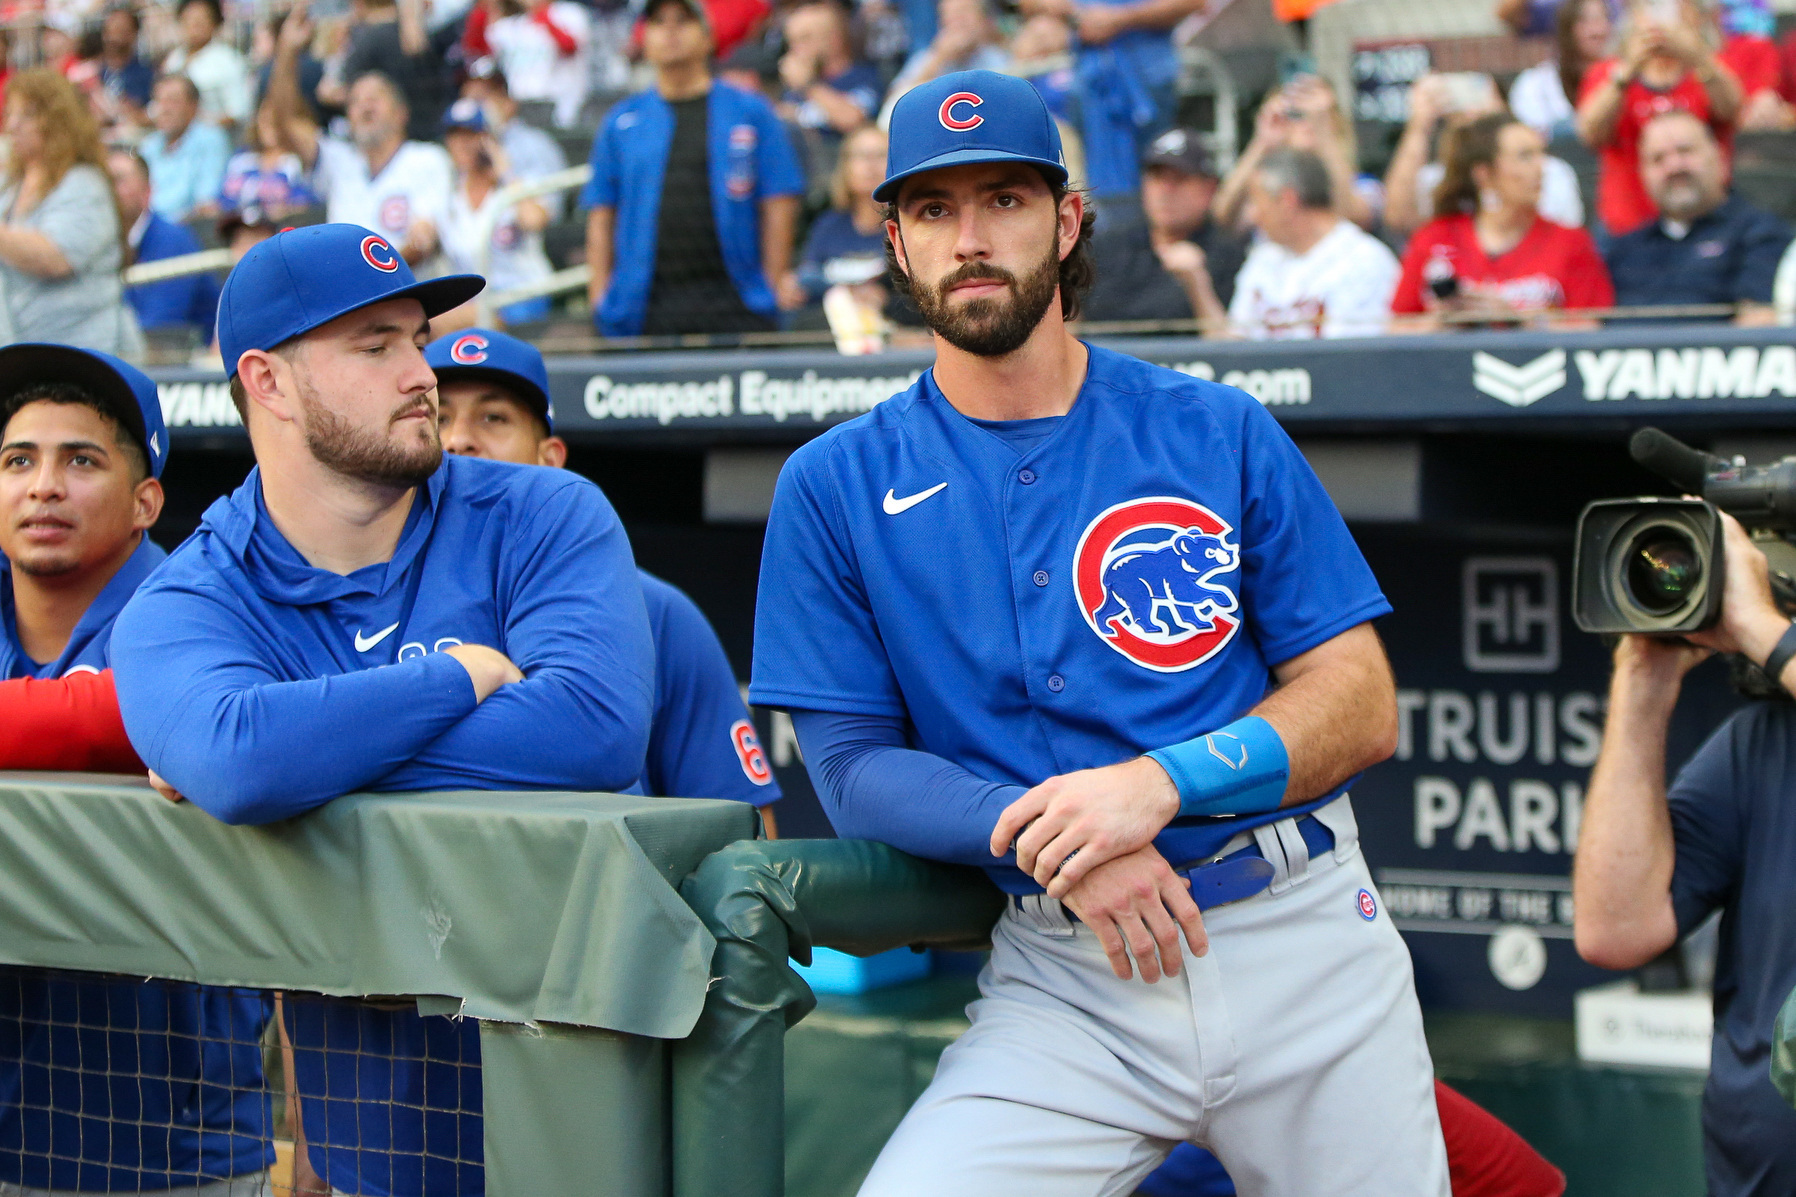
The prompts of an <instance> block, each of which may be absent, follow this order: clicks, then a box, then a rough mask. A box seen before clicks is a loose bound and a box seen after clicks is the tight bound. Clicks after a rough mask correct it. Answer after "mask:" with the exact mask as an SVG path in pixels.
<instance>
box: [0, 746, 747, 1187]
mask: <svg viewBox="0 0 1796 1197" xmlns="http://www.w3.org/2000/svg"><path fill="white" fill-rule="evenodd" d="M755 831H756V820H755V814H754V811H753V810H752V809H751V808H750V807H748V806H745V805H743V804H741V803H733V802H714V801H677V802H676V801H670V800H667V799H656V798H630V797H616V796H611V795H593V794H548V793H532V794H506V793H452V794H407V795H394V796H351V797H348V798H344V799H339V800H337V801H335V802H332V803H329V804H327V805H326V806H325V807H323V808H321V809H320V810H318V811H316V812H313V813H311V814H309V815H306V816H304V817H301V818H297V819H291V820H286V821H283V822H279V823H274V824H270V825H268V826H265V827H253V828H252V827H231V826H226V825H225V824H223V823H220V822H218V821H217V820H215V819H213V818H212V817H211V816H210V815H207V814H206V813H205V812H203V811H201V810H198V809H196V808H194V807H193V806H191V805H185V804H184V805H181V806H172V805H170V804H169V803H168V802H166V801H165V800H163V799H162V798H160V797H159V796H157V795H156V794H155V793H154V792H153V791H152V790H150V789H149V788H148V786H147V784H144V783H143V782H141V781H137V782H135V783H133V782H132V781H131V780H130V779H122V778H117V777H97V776H82V775H68V774H56V775H52V774H20V773H12V774H0V965H5V966H11V967H12V968H13V969H15V970H16V969H19V968H24V969H27V970H32V971H31V976H32V977H33V978H36V977H38V976H39V974H38V973H37V971H36V970H46V969H47V970H57V971H56V972H55V973H54V974H51V975H52V976H53V977H56V978H67V977H69V976H71V975H74V974H79V975H82V976H87V977H90V978H91V976H92V975H93V974H106V975H108V976H110V977H112V978H114V979H117V980H120V981H124V980H128V979H136V980H137V981H138V982H142V981H143V979H145V978H162V979H164V980H165V981H166V982H167V983H169V984H171V985H174V986H181V985H191V984H192V983H200V984H204V985H209V986H230V987H240V988H241V989H244V990H255V991H261V992H285V993H287V994H290V995H308V996H306V997H305V998H304V999H298V998H295V999H292V1000H306V1001H310V1000H313V996H312V995H323V996H325V997H329V998H334V999H364V998H370V997H375V998H379V999H380V1000H381V1001H382V1002H383V1003H385V1004H386V1006H387V1007H388V1008H391V1007H392V1006H393V1005H395V1004H396V1003H407V1004H410V1003H415V1004H416V1007H417V1009H418V1011H419V1013H421V1014H427V1015H429V1014H449V1015H460V1016H461V1017H464V1018H473V1019H477V1020H478V1027H479V1049H480V1058H481V1081H482V1087H483V1091H484V1101H483V1112H484V1115H485V1119H484V1128H483V1141H484V1155H485V1169H486V1192H487V1193H489V1194H491V1195H492V1197H525V1195H529V1197H557V1195H566V1197H576V1195H595V1197H599V1195H612V1194H616V1195H618V1197H644V1195H648V1194H663V1193H670V1192H675V1191H679V1192H693V1193H696V1192H699V1191H706V1192H710V1193H718V1192H726V1191H735V1192H742V1191H743V1190H741V1189H736V1188H733V1187H732V1186H728V1185H726V1186H723V1187H721V1188H719V1187H713V1188H709V1189H706V1190H697V1189H693V1188H691V1187H689V1186H688V1185H687V1184H685V1183H681V1184H679V1185H677V1186H676V1185H675V1179H674V1174H673V1158H674V1155H673V1144H674V1131H673V1128H672V1126H671V1122H670V1119H671V1112H672V1111H673V1110H674V1109H675V1108H677V1107H678V1106H679V1105H680V1101H679V1096H678V1095H677V1094H676V1093H674V1092H673V1091H672V1089H671V1088H670V1086H673V1087H677V1086H678V1085H679V1084H680V1083H681V1082H680V1079H679V1074H678V1072H677V1070H673V1069H671V1068H670V1059H671V1051H670V1046H671V1045H672V1044H673V1043H675V1042H676V1041H679V1040H681V1039H682V1038H684V1037H685V1036H687V1035H688V1034H689V1033H690V1032H691V1031H692V1030H693V1028H694V1026H695V1024H697V1023H698V1022H699V1021H700V1018H701V1014H702V1013H703V1012H705V1010H706V1005H707V991H708V990H709V989H710V988H711V985H712V968H711V966H712V959H713V954H714V948H715V941H714V940H713V938H712V934H711V932H710V931H709V930H707V928H706V926H705V924H704V922H703V921H702V920H701V919H700V918H699V917H698V916H697V915H695V914H694V913H693V911H692V910H691V909H690V908H689V907H688V906H687V905H686V903H685V902H684V901H682V900H681V898H680V895H679V893H678V892H677V890H676V886H677V885H678V883H679V882H680V881H681V879H682V878H684V877H686V876H687V875H688V874H689V873H691V872H692V871H693V870H694V869H695V868H696V867H697V866H698V865H699V864H700V862H701V861H703V860H704V859H705V858H706V857H707V856H708V855H710V854H712V853H714V852H715V851H717V850H718V849H720V848H722V847H724V846H726V845H728V844H731V843H733V842H735V841H738V840H742V839H744V838H746V837H751V836H753V835H754V834H755ZM50 1000H51V1003H52V1005H53V1004H54V1001H55V999H54V997H52V998H51V999H50ZM4 1005H5V1003H0V1008H3V1007H4ZM0 1013H5V1014H6V1015H8V1016H10V1017H13V1018H16V1017H17V1016H18V1013H19V1012H18V1009H17V1006H16V1004H15V1005H14V1007H13V1009H12V1010H10V1011H5V1010H3V1009H0ZM50 1013H51V1014H52V1016H54V1017H55V1018H57V1019H61V1020H64V1021H67V1020H69V1019H76V1018H92V1017H94V1015H93V1014H92V1013H91V1012H74V1011H60V1012H59V1011H56V1010H51V1012H50ZM113 1017H115V1018H121V1020H125V1019H128V1018H129V1017H130V1016H129V1015H123V1016H121V1015H120V1014H119V1013H118V1011H117V1010H116V1009H115V1010H114V1011H113ZM86 1029H89V1030H95V1029H98V1030H107V1029H112V1030H129V1029H130V1027H129V1026H128V1025H127V1026H125V1027H115V1028H91V1027H90V1028H86ZM5 1041H6V1040H5V1028H4V1027H0V1043H4V1042H5ZM15 1042H16V1039H15ZM199 1046H200V1047H207V1046H216V1045H199ZM371 1050H373V1049H372V1048H371ZM687 1055H688V1056H689V1055H690V1053H689V1052H688V1053H687ZM148 1061H149V1053H148V1051H147V1049H146V1054H145V1055H144V1056H143V1058H142V1059H139V1060H136V1061H135V1062H134V1063H133V1065H132V1066H133V1067H137V1068H142V1069H145V1070H149V1069H150V1068H151V1064H150V1063H149V1062H148ZM64 1063H65V1064H66V1063H68V1061H64ZM110 1063H111V1065H113V1066H116V1064H117V1061H116V1060H113V1061H111V1062H110ZM124 1079H125V1080H126V1081H127V1082H130V1081H133V1080H134V1079H142V1078H132V1077H126V1078H124ZM152 1079H153V1078H152ZM56 1100H57V1099H56V1097H55V1096H54V1094H52V1097H51V1100H50V1104H51V1105H52V1106H54V1104H55V1102H56ZM65 1112H66V1111H65ZM768 1146H769V1147H771V1149H773V1150H777V1141H775V1142H774V1143H773V1144H770V1145H768ZM764 1149H765V1148H764ZM62 1150H67V1148H66V1146H65V1147H64V1148H62ZM145 1187H146V1188H149V1187H154V1186H150V1185H146V1186H145ZM339 1187H341V1186H339Z"/></svg>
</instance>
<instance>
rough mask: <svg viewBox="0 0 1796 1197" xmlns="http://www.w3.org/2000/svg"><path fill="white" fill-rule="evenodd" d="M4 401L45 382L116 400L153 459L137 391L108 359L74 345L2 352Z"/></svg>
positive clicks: (14, 347)
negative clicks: (71, 386) (72, 387)
mask: <svg viewBox="0 0 1796 1197" xmlns="http://www.w3.org/2000/svg"><path fill="white" fill-rule="evenodd" d="M0 378H3V379H5V380H6V381H5V382H4V383H0V399H7V398H10V397H12V396H13V395H16V394H18V393H19V392H20V391H23V390H25V389H26V388H28V387H34V386H40V385H42V384H44V383H58V382H60V383H68V384H71V385H73V386H78V387H80V388H81V389H82V390H84V391H88V392H89V393H91V394H93V395H96V396H103V397H106V398H110V399H113V400H116V402H117V410H118V414H119V415H120V416H121V417H122V418H123V420H124V423H125V431H126V432H129V433H130V434H131V435H132V436H133V437H135V438H137V443H138V444H139V445H141V446H143V451H144V453H145V454H146V455H147V456H150V457H151V458H152V460H153V459H154V457H155V455H154V454H151V453H150V433H149V430H148V429H147V428H145V427H144V424H143V411H142V409H141V408H139V407H138V396H137V392H136V391H134V390H132V389H131V384H130V383H128V382H126V381H125V379H124V377H123V376H122V375H120V374H119V372H118V371H117V370H115V369H113V368H112V366H111V364H110V363H108V362H107V361H106V360H105V359H104V358H100V357H96V356H94V355H93V354H91V353H89V352H87V351H86V350H85V349H77V348H75V347H74V346H73V345H46V344H30V343H26V344H19V345H8V346H7V347H6V348H4V349H0Z"/></svg>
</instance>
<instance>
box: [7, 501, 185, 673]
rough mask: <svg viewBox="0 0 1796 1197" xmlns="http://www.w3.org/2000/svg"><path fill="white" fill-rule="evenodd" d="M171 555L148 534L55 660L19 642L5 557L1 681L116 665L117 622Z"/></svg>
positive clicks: (90, 670)
mask: <svg viewBox="0 0 1796 1197" xmlns="http://www.w3.org/2000/svg"><path fill="white" fill-rule="evenodd" d="M167 556H168V554H167V553H165V552H163V551H162V547H161V546H160V545H158V544H157V543H156V542H155V541H153V540H151V539H150V538H149V537H148V536H145V537H143V538H142V539H141V540H139V541H138V543H137V548H136V549H134V550H133V551H132V553H131V555H130V556H129V557H127V558H125V563H124V564H123V565H121V566H119V568H118V572H117V573H115V574H113V575H112V578H111V580H110V581H108V582H107V583H106V585H105V586H103V587H101V588H100V593H99V594H97V595H95V596H94V601H93V602H91V603H89V604H88V605H87V610H86V611H84V612H82V613H81V618H80V619H79V620H78V621H77V622H76V624H75V630H74V632H72V633H71V634H70V636H69V642H68V644H67V645H66V646H65V647H64V648H63V650H62V655H61V656H59V657H57V658H56V659H55V660H54V661H34V660H32V659H31V658H30V657H29V656H27V655H26V654H25V649H24V647H23V646H22V645H21V644H20V643H19V621H18V615H17V613H16V611H15V609H14V607H13V596H12V568H11V567H10V565H8V563H7V560H6V557H5V555H4V554H0V622H4V623H5V625H6V635H5V636H4V637H0V678H21V677H34V678H56V677H67V676H68V675H69V674H71V673H99V672H100V671H101V670H103V669H107V668H109V667H110V666H111V658H110V657H109V655H108V646H109V644H110V642H111V640H112V623H113V620H115V619H117V618H118V613H119V612H120V611H122V610H124V607H125V602H126V600H128V599H129V598H130V597H131V596H132V595H133V594H135V593H136V592H137V588H138V587H139V586H141V585H143V582H144V579H145V578H148V577H149V576H150V574H151V573H152V572H154V570H155V568H156V567H157V566H158V565H160V564H162V560H163V558H165V557H167Z"/></svg>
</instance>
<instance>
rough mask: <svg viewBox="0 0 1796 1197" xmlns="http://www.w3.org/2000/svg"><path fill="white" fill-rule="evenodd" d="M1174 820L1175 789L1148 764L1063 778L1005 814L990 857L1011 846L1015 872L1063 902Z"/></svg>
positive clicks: (1052, 780)
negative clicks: (1085, 880) (1098, 871)
mask: <svg viewBox="0 0 1796 1197" xmlns="http://www.w3.org/2000/svg"><path fill="white" fill-rule="evenodd" d="M1178 813H1179V791H1178V788H1177V787H1176V786H1174V785H1173V784H1172V778H1170V777H1168V776H1167V775H1166V770H1164V769H1162V768H1161V767H1160V766H1159V764H1157V763H1156V762H1155V761H1153V760H1152V759H1150V758H1148V757H1145V756H1143V757H1137V758H1136V759H1134V760H1132V761H1124V762H1123V763H1122V764H1120V765H1107V766H1105V767H1104V768H1102V769H1081V770H1080V771H1079V772H1077V773H1063V774H1061V775H1060V776H1058V777H1050V778H1048V779H1047V780H1046V781H1044V782H1042V783H1041V784H1040V785H1038V786H1036V787H1035V788H1034V789H1032V790H1030V791H1029V792H1028V793H1027V794H1024V795H1023V796H1022V797H1021V798H1018V799H1017V800H1016V801H1015V802H1013V803H1011V804H1010V805H1009V806H1007V807H1005V808H1004V813H1003V814H1001V815H999V816H998V825H997V826H996V827H994V828H993V829H992V842H991V849H992V855H993V856H1002V855H1004V853H1005V851H1006V850H1007V849H1009V847H1010V844H1011V841H1012V840H1014V841H1016V863H1017V868H1019V869H1021V870H1023V872H1025V873H1028V874H1029V875H1030V876H1032V877H1034V878H1035V883H1036V884H1037V885H1040V886H1043V887H1045V888H1046V889H1047V891H1048V896H1049V897H1053V898H1063V899H1065V898H1068V896H1069V895H1070V893H1071V891H1072V889H1073V887H1074V886H1076V885H1077V884H1078V883H1079V882H1080V880H1082V879H1083V878H1085V877H1086V876H1087V875H1089V874H1091V873H1092V872H1093V871H1094V870H1096V869H1097V868H1098V867H1099V866H1101V865H1103V864H1104V862H1106V861H1109V860H1114V859H1116V858H1117V857H1119V856H1123V855H1125V854H1127V853H1130V852H1135V851H1137V850H1139V849H1141V848H1145V847H1146V846H1147V845H1148V844H1150V843H1152V842H1153V839H1154V837H1155V836H1156V835H1159V834H1160V829H1161V828H1163V827H1165V826H1166V825H1167V824H1168V823H1170V822H1172V820H1173V818H1174V817H1175V816H1176V815H1177V814H1178ZM1194 909H1195V908H1194Z"/></svg>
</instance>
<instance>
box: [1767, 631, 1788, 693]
mask: <svg viewBox="0 0 1796 1197" xmlns="http://www.w3.org/2000/svg"><path fill="white" fill-rule="evenodd" d="M1791 658H1796V623H1793V624H1791V625H1790V626H1789V627H1787V628H1785V629H1784V634H1783V635H1782V636H1779V637H1778V638H1777V644H1776V645H1774V646H1773V647H1772V649H1771V655H1770V656H1768V657H1766V658H1765V664H1764V665H1763V666H1761V668H1763V669H1764V671H1765V676H1766V677H1768V678H1770V679H1771V684H1772V685H1773V686H1778V687H1780V688H1781V687H1782V686H1783V682H1782V681H1781V680H1779V679H1781V678H1782V677H1783V673H1784V667H1785V666H1786V665H1788V664H1789V663H1790V660H1791Z"/></svg>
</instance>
